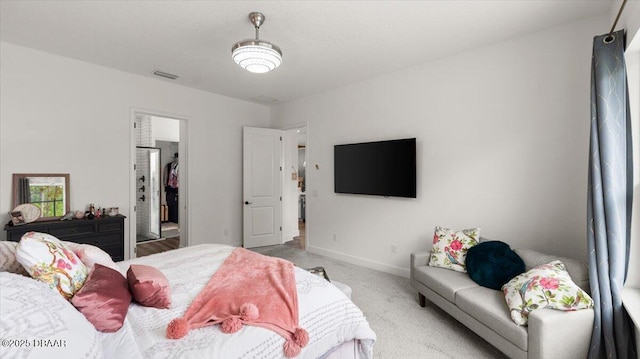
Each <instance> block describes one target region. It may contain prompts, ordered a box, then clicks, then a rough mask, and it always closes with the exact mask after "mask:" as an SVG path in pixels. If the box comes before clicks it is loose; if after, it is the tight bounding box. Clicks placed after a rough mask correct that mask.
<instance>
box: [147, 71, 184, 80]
mask: <svg viewBox="0 0 640 359" xmlns="http://www.w3.org/2000/svg"><path fill="white" fill-rule="evenodd" d="M153 74H154V75H156V76H160V77H164V78H167V79H171V80H175V79H177V78H178V77H180V76H178V75H174V74H170V73H168V72H162V71H158V70H155V71H154V72H153Z"/></svg>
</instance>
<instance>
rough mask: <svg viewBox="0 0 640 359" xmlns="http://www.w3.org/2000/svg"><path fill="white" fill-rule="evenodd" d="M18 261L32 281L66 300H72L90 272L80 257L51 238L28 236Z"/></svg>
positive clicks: (57, 240) (19, 253) (24, 239)
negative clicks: (54, 291)
mask: <svg viewBox="0 0 640 359" xmlns="http://www.w3.org/2000/svg"><path fill="white" fill-rule="evenodd" d="M16 258H17V259H18V262H20V264H22V266H23V267H24V269H26V270H27V272H28V273H29V275H30V276H31V277H33V278H35V279H37V280H39V281H41V282H44V283H46V284H48V285H49V287H51V288H52V289H55V290H57V291H58V292H59V293H60V294H61V295H62V296H63V297H64V298H66V299H71V298H72V297H73V295H74V294H75V293H76V292H77V291H78V290H80V288H82V285H83V284H84V281H85V279H86V278H87V268H86V267H85V265H84V264H83V263H82V261H81V260H80V259H79V258H78V256H76V255H75V254H74V253H73V251H71V250H70V249H68V248H67V247H65V246H64V244H62V243H61V242H60V240H59V239H58V238H56V237H54V236H52V235H50V234H46V233H39V232H28V233H25V234H24V235H23V236H22V239H20V242H19V243H18V246H17V248H16Z"/></svg>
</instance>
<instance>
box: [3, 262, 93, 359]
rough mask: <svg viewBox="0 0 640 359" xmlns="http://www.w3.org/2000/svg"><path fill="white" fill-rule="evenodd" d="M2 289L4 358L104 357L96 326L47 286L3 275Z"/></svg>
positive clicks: (30, 279)
mask: <svg viewBox="0 0 640 359" xmlns="http://www.w3.org/2000/svg"><path fill="white" fill-rule="evenodd" d="M0 288H2V290H0V303H1V304H0V328H2V340H3V341H2V346H3V348H2V351H1V352H2V356H3V358H4V357H7V358H102V357H103V354H102V353H103V350H102V345H101V342H100V340H99V337H98V332H97V331H96V329H95V328H94V327H93V325H91V323H89V322H88V321H87V319H86V318H85V317H84V316H83V315H82V313H80V312H79V311H77V310H76V308H74V307H73V305H71V303H69V302H68V301H66V300H64V298H62V297H61V296H60V295H58V294H57V293H55V292H53V291H52V290H51V289H49V287H48V286H47V285H46V284H44V283H42V282H40V281H37V280H34V279H32V278H29V277H25V276H21V275H18V274H13V273H9V272H1V273H0Z"/></svg>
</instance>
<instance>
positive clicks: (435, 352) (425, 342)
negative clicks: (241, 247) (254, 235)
mask: <svg viewBox="0 0 640 359" xmlns="http://www.w3.org/2000/svg"><path fill="white" fill-rule="evenodd" d="M253 250H255V251H256V252H259V253H263V254H267V255H271V256H275V257H280V258H285V259H287V260H290V261H292V262H293V263H295V264H296V265H298V266H299V267H303V268H311V267H318V266H321V267H324V268H325V269H326V271H327V273H328V275H329V278H331V280H337V281H339V282H342V283H345V284H347V285H349V286H350V287H351V289H352V290H353V294H352V297H351V299H352V300H353V302H354V303H355V304H356V305H358V307H360V309H362V311H363V312H364V314H365V315H366V316H367V319H368V320H369V323H370V325H371V328H372V329H373V331H375V332H376V335H377V336H378V340H377V341H376V344H375V346H374V357H375V358H376V359H398V358H402V359H413V358H415V359H418V358H420V359H422V358H425V359H426V358H428V359H431V358H436V359H437V358H456V359H459V358H474V359H475V358H506V356H505V355H504V354H502V353H501V352H500V351H498V350H497V349H495V348H494V347H493V346H491V345H490V344H489V343H487V342H485V341H484V340H483V339H482V338H480V337H479V336H477V335H476V334H475V333H473V332H472V331H470V330H469V329H467V328H466V327H465V326H463V325H462V324H460V323H458V322H457V321H456V320H455V319H453V318H452V317H451V316H449V315H448V314H447V313H445V312H443V311H442V310H440V309H439V308H438V307H436V306H435V305H433V304H431V303H430V302H429V301H427V306H426V307H425V308H421V307H420V306H419V305H418V299H417V293H416V292H415V291H414V290H413V288H411V286H410V285H409V279H407V278H402V277H398V276H394V275H391V274H387V273H383V272H378V271H375V270H372V269H368V268H363V267H359V266H356V265H352V264H348V263H344V262H340V261H337V260H334V259H331V258H326V257H323V256H320V255H316V254H313V253H309V252H306V251H302V250H299V249H296V248H292V247H289V246H285V245H280V246H271V247H261V248H255V249H253ZM408 260H409V259H408V258H407V261H408Z"/></svg>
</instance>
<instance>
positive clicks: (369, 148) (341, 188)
mask: <svg viewBox="0 0 640 359" xmlns="http://www.w3.org/2000/svg"><path fill="white" fill-rule="evenodd" d="M333 156H334V188H335V193H352V194H368V195H378V196H388V197H408V198H416V139H415V138H405V139H399V140H391V141H377V142H365V143H352V144H346V145H335V146H334V150H333Z"/></svg>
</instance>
